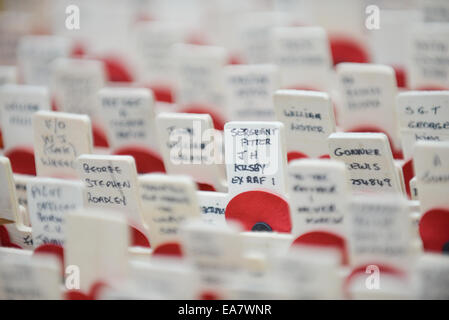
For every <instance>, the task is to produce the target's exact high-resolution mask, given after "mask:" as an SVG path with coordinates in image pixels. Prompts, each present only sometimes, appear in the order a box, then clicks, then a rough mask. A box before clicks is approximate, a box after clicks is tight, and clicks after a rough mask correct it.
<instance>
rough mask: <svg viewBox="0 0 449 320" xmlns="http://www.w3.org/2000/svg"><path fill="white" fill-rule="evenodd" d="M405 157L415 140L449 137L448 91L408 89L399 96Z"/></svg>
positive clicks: (446, 138) (407, 156) (406, 157)
mask: <svg viewBox="0 0 449 320" xmlns="http://www.w3.org/2000/svg"><path fill="white" fill-rule="evenodd" d="M397 108H398V119H399V126H400V130H401V140H402V150H403V153H404V159H411V158H412V156H413V146H414V145H415V143H416V141H448V140H449V91H407V92H402V93H400V94H399V95H398V97H397Z"/></svg>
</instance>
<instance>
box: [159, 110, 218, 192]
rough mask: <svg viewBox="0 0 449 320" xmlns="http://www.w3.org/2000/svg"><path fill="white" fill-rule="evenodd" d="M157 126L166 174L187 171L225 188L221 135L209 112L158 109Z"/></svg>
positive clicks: (216, 186) (197, 179)
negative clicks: (190, 112)
mask: <svg viewBox="0 0 449 320" xmlns="http://www.w3.org/2000/svg"><path fill="white" fill-rule="evenodd" d="M156 127H157V137H158V140H159V150H160V151H161V153H162V157H163V160H164V165H165V169H166V171H167V173H168V174H176V175H178V174H181V175H183V174H184V175H190V176H191V177H192V178H193V179H194V180H195V181H196V182H201V183H207V184H210V185H212V186H214V187H215V189H216V190H218V191H224V187H223V185H224V181H225V176H224V170H223V167H222V164H223V161H224V156H223V152H222V147H223V145H222V144H223V138H222V135H221V133H220V132H219V131H216V130H214V128H213V125H212V119H211V117H210V116H209V115H207V114H184V113H161V114H159V115H158V116H157V117H156Z"/></svg>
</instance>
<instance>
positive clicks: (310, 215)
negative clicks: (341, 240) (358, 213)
mask: <svg viewBox="0 0 449 320" xmlns="http://www.w3.org/2000/svg"><path fill="white" fill-rule="evenodd" d="M288 186H289V189H288V194H289V199H290V201H289V203H290V215H291V219H292V234H293V235H294V236H295V237H297V236H299V235H301V234H303V233H306V232H309V231H318V230H319V231H323V230H324V231H330V232H333V233H337V234H339V235H340V236H343V237H344V236H346V228H345V226H346V224H345V219H346V218H345V217H346V204H347V203H346V202H347V201H348V196H349V192H350V187H349V185H348V179H347V172H346V168H345V164H344V163H342V162H340V161H335V160H310V159H303V160H295V161H293V162H291V163H290V164H289V166H288Z"/></svg>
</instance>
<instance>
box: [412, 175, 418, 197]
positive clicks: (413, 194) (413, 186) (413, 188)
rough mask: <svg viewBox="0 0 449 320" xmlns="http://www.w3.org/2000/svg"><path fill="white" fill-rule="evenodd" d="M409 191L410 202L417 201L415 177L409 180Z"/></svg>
mask: <svg viewBox="0 0 449 320" xmlns="http://www.w3.org/2000/svg"><path fill="white" fill-rule="evenodd" d="M410 191H411V194H412V200H419V196H418V187H417V186H416V177H413V178H412V179H410Z"/></svg>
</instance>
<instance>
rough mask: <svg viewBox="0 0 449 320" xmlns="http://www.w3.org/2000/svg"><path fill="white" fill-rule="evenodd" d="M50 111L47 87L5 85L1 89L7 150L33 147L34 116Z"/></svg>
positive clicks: (2, 122)
mask: <svg viewBox="0 0 449 320" xmlns="http://www.w3.org/2000/svg"><path fill="white" fill-rule="evenodd" d="M40 110H47V111H48V110H50V98H49V94H48V90H47V88H45V87H38V86H22V85H5V86H3V87H1V88H0V112H1V125H2V137H3V145H4V148H5V150H10V149H12V148H16V147H31V148H32V146H33V121H32V120H33V114H34V113H35V112H37V111H40Z"/></svg>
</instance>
